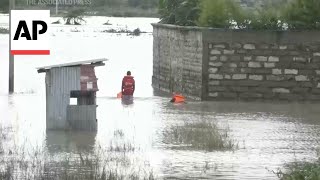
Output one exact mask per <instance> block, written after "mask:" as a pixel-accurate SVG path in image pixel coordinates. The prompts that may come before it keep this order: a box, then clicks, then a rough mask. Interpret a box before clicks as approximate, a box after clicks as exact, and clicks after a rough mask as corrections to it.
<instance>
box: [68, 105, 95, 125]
mask: <svg viewBox="0 0 320 180" xmlns="http://www.w3.org/2000/svg"><path fill="white" fill-rule="evenodd" d="M96 109H97V106H96V105H86V106H74V105H69V106H68V110H67V119H68V123H69V125H70V126H69V127H70V129H72V130H82V131H97V120H96V119H97V118H96Z"/></svg>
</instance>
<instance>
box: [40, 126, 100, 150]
mask: <svg viewBox="0 0 320 180" xmlns="http://www.w3.org/2000/svg"><path fill="white" fill-rule="evenodd" d="M96 135H97V133H96V132H80V131H79V132H72V131H47V132H46V147H47V149H48V151H49V153H51V154H59V153H77V152H84V153H92V152H93V150H94V146H95V142H96V141H95V138H96Z"/></svg>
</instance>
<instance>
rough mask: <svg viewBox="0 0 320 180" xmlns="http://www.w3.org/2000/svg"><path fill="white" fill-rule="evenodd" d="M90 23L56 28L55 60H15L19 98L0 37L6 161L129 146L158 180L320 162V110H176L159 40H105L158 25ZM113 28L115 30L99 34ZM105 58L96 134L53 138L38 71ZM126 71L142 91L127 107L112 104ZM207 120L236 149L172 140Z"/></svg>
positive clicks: (268, 173)
mask: <svg viewBox="0 0 320 180" xmlns="http://www.w3.org/2000/svg"><path fill="white" fill-rule="evenodd" d="M56 19H57V18H54V19H53V21H54V20H56ZM87 20H88V23H87V25H83V26H78V27H76V26H64V25H54V26H53V27H52V29H53V30H52V32H51V33H52V55H50V56H20V57H16V58H15V68H16V69H15V79H16V81H15V90H16V93H15V94H13V95H8V93H7V89H8V86H7V84H8V83H7V79H8V70H7V69H8V35H0V87H1V88H0V115H1V116H0V127H1V126H2V128H3V129H5V130H4V131H3V132H4V133H5V138H4V139H3V140H2V141H3V143H2V146H3V153H0V156H6V155H7V154H10V152H11V150H12V149H14V148H15V149H25V150H26V151H28V152H29V151H32V150H33V149H40V151H46V152H47V153H49V154H50V156H52V157H54V158H57V161H62V160H63V158H64V157H65V156H66V155H77V154H79V153H84V154H92V153H95V152H97V151H98V150H99V149H109V152H116V151H121V148H120V150H119V149H118V150H115V149H116V147H117V146H118V145H120V146H121V147H123V146H122V145H123V143H124V144H127V146H126V147H127V148H126V150H123V151H128V153H127V154H126V157H127V158H128V159H129V161H130V162H129V163H128V164H129V166H130V167H131V168H132V167H140V168H144V169H145V170H146V171H148V170H150V169H151V170H152V172H153V174H154V176H155V177H156V179H200V178H201V179H277V176H276V175H275V174H274V173H273V172H272V171H276V170H277V169H278V168H283V166H284V165H285V164H286V163H291V162H295V161H303V160H306V161H313V160H316V159H317V150H318V148H319V140H320V121H319V117H320V116H319V115H320V112H319V108H320V105H319V104H307V103H306V104H298V103H290V104H289V103H257V102H247V103H240V102H197V101H188V103H186V104H181V105H173V104H170V103H169V100H170V98H169V97H167V96H159V95H158V93H156V92H154V91H153V89H152V87H151V76H152V34H150V33H146V34H142V35H141V36H135V37H133V36H128V35H126V34H109V33H101V32H100V31H101V30H104V29H108V28H120V29H121V28H128V29H131V30H132V29H135V28H138V27H139V28H140V29H141V30H142V31H146V32H151V31H152V26H151V25H150V23H152V22H157V21H158V19H151V18H108V17H90V18H87ZM107 20H110V21H109V22H110V23H112V24H113V25H112V26H111V27H107V26H102V23H104V22H106V21H107ZM6 24H7V16H0V25H1V26H4V27H5V26H6ZM102 57H103V58H108V59H109V61H108V62H106V66H104V67H97V68H96V75H97V77H98V78H99V80H98V86H99V89H100V91H99V93H98V98H97V104H98V105H99V106H98V111H97V113H98V114H97V116H98V132H97V133H85V132H61V131H58V132H56V131H49V132H46V130H45V87H44V74H38V73H37V71H36V67H40V66H44V65H49V64H57V63H62V62H73V61H78V60H87V59H95V58H102ZM127 70H131V71H132V73H133V75H134V76H135V79H136V83H137V85H136V86H137V89H136V94H135V99H134V104H133V105H130V106H123V105H122V104H121V101H120V100H119V99H116V98H115V97H116V94H117V93H118V91H119V90H120V85H121V79H122V76H123V75H124V74H125V72H126V71H127ZM203 121H206V122H213V123H215V124H216V125H217V126H218V129H228V138H230V139H233V140H234V142H235V143H236V144H237V145H238V147H237V148H233V149H223V150H219V149H216V150H213V151H208V150H207V149H206V148H201V147H200V148H199V147H198V148H190V147H189V146H186V145H185V144H182V143H181V144H179V143H176V142H170V141H169V142H168V141H166V140H165V139H167V137H166V136H167V135H168V133H170V132H171V131H170V129H171V128H174V127H178V126H182V127H183V126H185V125H186V123H191V124H192V123H195V124H196V123H199V122H203ZM164 132H166V133H164ZM172 133H173V132H172ZM200 134H201V133H200ZM202 135H203V134H202ZM203 136H204V138H205V135H203ZM198 141H201V140H198ZM0 144H1V143H0Z"/></svg>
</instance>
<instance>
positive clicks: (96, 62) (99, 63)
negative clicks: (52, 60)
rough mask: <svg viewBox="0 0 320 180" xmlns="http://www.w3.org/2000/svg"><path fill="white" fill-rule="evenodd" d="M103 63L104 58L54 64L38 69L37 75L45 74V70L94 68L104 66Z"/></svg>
mask: <svg viewBox="0 0 320 180" xmlns="http://www.w3.org/2000/svg"><path fill="white" fill-rule="evenodd" d="M104 61H108V59H106V58H101V59H92V60H86V61H76V62H69V63H64V64H56V65H51V66H43V67H38V68H37V70H38V73H42V72H46V71H47V70H50V69H52V68H59V67H72V66H81V65H85V64H91V65H94V66H104V65H105V64H104V63H103V62H104Z"/></svg>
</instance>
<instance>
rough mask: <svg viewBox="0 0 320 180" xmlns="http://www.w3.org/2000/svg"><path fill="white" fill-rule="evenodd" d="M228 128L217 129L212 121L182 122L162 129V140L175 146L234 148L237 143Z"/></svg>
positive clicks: (214, 148) (201, 148)
mask: <svg viewBox="0 0 320 180" xmlns="http://www.w3.org/2000/svg"><path fill="white" fill-rule="evenodd" d="M229 131H230V130H229V128H227V129H219V128H218V127H217V125H216V124H215V122H213V121H200V122H192V123H190V122H184V124H183V125H182V126H173V127H169V128H168V129H166V130H164V132H163V135H164V136H163V137H164V140H163V142H164V143H166V144H172V145H174V147H176V148H189V149H197V150H206V151H214V150H234V149H237V148H238V143H237V142H236V141H235V140H233V139H232V138H231V136H230V134H229Z"/></svg>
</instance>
